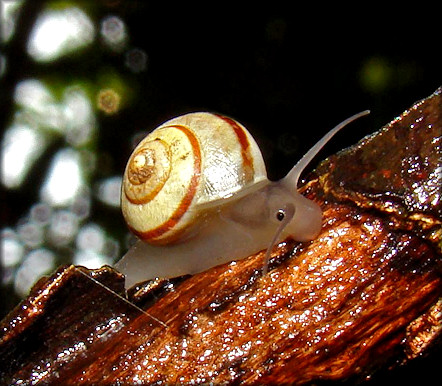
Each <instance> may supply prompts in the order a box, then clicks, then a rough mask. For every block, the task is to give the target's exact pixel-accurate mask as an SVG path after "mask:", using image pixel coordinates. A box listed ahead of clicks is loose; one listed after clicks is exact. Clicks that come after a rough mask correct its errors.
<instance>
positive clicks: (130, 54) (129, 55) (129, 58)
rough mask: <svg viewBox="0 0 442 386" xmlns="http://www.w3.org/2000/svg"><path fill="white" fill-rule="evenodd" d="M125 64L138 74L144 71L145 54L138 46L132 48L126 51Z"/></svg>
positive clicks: (145, 65)
mask: <svg viewBox="0 0 442 386" xmlns="http://www.w3.org/2000/svg"><path fill="white" fill-rule="evenodd" d="M125 56H126V60H125V64H126V66H127V67H129V69H130V70H131V71H132V72H134V73H136V74H138V73H139V72H142V71H146V68H147V54H146V53H145V52H144V51H143V50H140V49H139V48H132V49H131V50H129V51H127V52H126V55H125Z"/></svg>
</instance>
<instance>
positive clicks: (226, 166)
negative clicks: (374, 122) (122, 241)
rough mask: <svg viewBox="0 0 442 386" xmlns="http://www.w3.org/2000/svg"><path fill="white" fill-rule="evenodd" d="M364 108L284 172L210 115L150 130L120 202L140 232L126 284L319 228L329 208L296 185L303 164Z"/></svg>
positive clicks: (225, 121) (231, 124) (245, 136)
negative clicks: (275, 171)
mask: <svg viewBox="0 0 442 386" xmlns="http://www.w3.org/2000/svg"><path fill="white" fill-rule="evenodd" d="M367 113H368V111H364V112H362V113H359V114H356V115H354V116H352V117H350V118H348V119H347V120H345V121H344V122H342V123H341V124H339V125H338V126H336V127H335V128H334V129H332V130H331V131H330V132H329V133H327V134H326V135H325V136H324V137H323V138H322V139H321V140H320V141H319V142H318V143H317V144H316V145H315V146H313V147H312V148H311V149H310V150H309V151H308V152H307V153H306V154H305V155H304V157H302V158H301V160H300V161H299V162H298V163H297V164H296V165H295V166H294V167H293V168H292V169H291V170H290V172H289V173H288V174H287V176H286V177H284V178H283V179H281V180H279V181H276V182H271V181H269V180H268V179H267V174H266V169H265V164H264V161H263V158H262V155H261V152H260V151H259V148H258V145H257V144H256V142H255V140H254V139H253V137H252V136H251V135H250V133H249V132H248V131H247V129H246V128H245V127H244V126H242V125H241V124H240V123H238V122H236V121H235V120H233V119H231V118H227V117H223V116H220V115H216V114H211V113H190V114H186V115H183V116H180V117H178V118H174V119H172V120H170V121H167V122H166V123H164V124H162V125H161V126H160V127H158V128H157V129H155V130H154V131H153V132H151V133H150V134H148V135H147V136H146V137H145V138H144V139H143V140H142V141H141V142H140V144H139V145H138V146H137V147H136V148H135V150H134V152H133V153H132V155H131V157H130V159H129V161H128V164H127V166H126V170H125V173H124V177H123V184H122V194H121V207H122V212H123V215H124V218H125V220H126V222H127V224H128V226H129V228H130V229H131V230H132V231H133V232H134V233H135V234H136V235H137V236H138V237H139V239H140V240H138V241H137V242H136V243H135V245H134V246H133V247H132V248H131V249H130V250H129V251H128V252H127V253H126V255H125V256H124V257H123V258H122V259H121V260H120V261H119V262H118V263H117V264H116V268H117V269H119V270H120V271H121V272H122V273H124V274H125V276H126V287H127V288H129V287H131V286H132V285H133V284H135V283H137V282H141V281H145V280H149V279H152V278H155V277H167V278H170V277H176V276H181V275H185V274H194V273H197V272H201V271H204V270H206V269H208V268H210V267H213V266H216V265H219V264H222V263H226V262H229V261H231V260H233V259H241V258H245V257H247V256H249V255H251V254H253V253H256V252H258V251H260V250H264V249H267V255H266V261H265V263H264V271H266V270H267V260H268V256H269V252H270V250H271V248H272V246H273V245H274V244H275V243H277V242H279V241H281V240H283V239H285V238H286V237H288V236H290V237H292V238H293V239H295V240H297V241H309V240H312V239H314V238H315V237H316V236H317V235H318V234H319V232H320V229H321V222H322V211H321V208H320V207H319V206H318V205H317V204H316V203H315V202H313V201H311V200H309V199H307V198H305V197H304V196H302V195H301V194H299V193H298V191H297V183H298V179H299V176H300V174H301V172H302V171H303V169H304V168H305V167H306V166H307V165H308V163H309V162H310V161H311V159H312V158H313V157H314V156H315V155H316V154H317V152H318V151H319V150H320V149H321V148H322V147H323V146H324V144H325V143H326V142H327V141H328V140H329V139H330V138H331V137H332V136H333V135H334V134H335V133H336V132H338V131H339V130H340V129H341V128H342V127H344V126H345V125H346V124H348V123H349V122H351V121H352V120H354V119H356V118H358V117H360V116H362V115H365V114H367Z"/></svg>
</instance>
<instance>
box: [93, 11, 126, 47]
mask: <svg viewBox="0 0 442 386" xmlns="http://www.w3.org/2000/svg"><path fill="white" fill-rule="evenodd" d="M100 32H101V36H102V37H103V41H104V42H105V44H106V45H107V46H108V47H110V48H111V49H112V50H114V51H121V50H122V49H123V48H124V46H125V44H126V42H127V39H128V35H127V31H126V25H125V24H124V22H123V20H121V19H120V18H119V17H117V16H108V17H106V18H105V19H104V20H103V21H102V23H101V30H100Z"/></svg>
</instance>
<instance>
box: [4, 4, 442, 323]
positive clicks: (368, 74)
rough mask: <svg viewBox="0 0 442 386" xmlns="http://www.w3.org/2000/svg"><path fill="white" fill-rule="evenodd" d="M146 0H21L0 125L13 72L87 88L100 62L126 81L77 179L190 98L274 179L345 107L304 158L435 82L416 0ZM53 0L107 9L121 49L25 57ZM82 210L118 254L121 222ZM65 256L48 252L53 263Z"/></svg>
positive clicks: (429, 20) (430, 46)
mask: <svg viewBox="0 0 442 386" xmlns="http://www.w3.org/2000/svg"><path fill="white" fill-rule="evenodd" d="M3 1H4V0H3ZM158 3H160V2H158V1H155V2H150V1H119V0H107V1H105V0H101V1H95V2H92V1H64V2H47V1H25V3H24V5H23V7H22V8H21V12H20V13H19V16H18V21H17V26H16V32H15V34H14V36H13V37H12V39H11V40H10V41H8V42H7V43H6V44H5V45H4V46H3V47H2V52H3V54H4V55H5V57H6V58H7V61H8V68H7V71H6V72H5V73H4V74H3V76H2V78H0V82H1V84H0V87H1V88H0V125H1V130H2V131H3V130H5V129H6V128H7V127H8V125H9V124H10V122H11V120H12V117H13V114H14V112H15V111H16V106H15V105H14V102H13V99H12V98H13V93H14V89H15V87H16V85H17V84H18V83H19V82H20V81H22V80H24V79H28V78H36V79H40V80H42V81H44V82H46V83H47V84H49V85H53V86H54V87H56V86H60V87H61V86H63V85H66V84H69V82H71V81H75V80H78V79H83V80H84V79H86V80H88V81H89V82H91V83H92V84H95V85H96V90H98V89H99V88H100V87H101V85H102V83H103V76H104V75H103V74H105V73H107V72H112V73H114V74H117V75H118V76H119V79H120V80H121V81H122V82H124V85H125V87H126V88H127V90H129V92H127V93H126V94H125V97H126V99H125V100H124V104H123V106H122V108H121V109H120V110H119V111H118V112H117V113H115V114H112V115H107V114H104V113H103V112H102V111H100V110H99V109H97V110H96V112H95V113H96V117H97V122H98V135H97V137H96V138H95V139H94V143H93V146H92V149H93V151H94V152H96V154H97V159H98V165H99V166H98V167H97V169H96V170H95V171H94V173H92V175H91V176H90V179H89V183H90V185H91V187H93V186H94V181H95V180H97V179H100V178H106V177H111V176H113V175H121V173H122V171H123V169H124V166H125V163H126V161H127V158H128V156H129V154H130V152H131V149H132V147H133V143H134V137H137V134H139V133H140V132H141V131H150V130H151V129H153V128H154V127H155V126H157V125H158V124H160V123H162V122H163V121H165V120H167V119H169V118H171V117H174V116H177V115H180V114H182V113H185V112H189V111H198V110H208V111H214V112H219V113H222V114H225V115H229V116H231V117H233V118H235V119H237V120H239V121H240V122H242V123H243V124H244V125H245V126H246V127H247V128H248V129H249V131H250V132H251V133H252V134H253V135H254V137H255V139H256V140H257V142H258V144H259V145H260V148H261V150H262V152H263V156H264V159H265V161H266V165H267V170H268V175H269V177H270V179H279V178H281V177H283V176H284V175H285V173H287V172H288V170H289V169H290V168H291V166H293V165H294V164H295V162H296V161H297V160H298V159H299V158H300V157H301V156H302V155H303V154H304V153H305V152H306V151H307V150H308V149H309V148H310V147H311V146H312V145H313V144H314V143H315V142H316V141H317V140H318V139H319V138H320V137H321V136H322V135H323V134H324V133H325V132H326V131H328V130H329V129H331V128H332V127H333V126H334V125H336V124H337V123H339V122H340V121H342V120H344V119H345V118H347V117H349V116H350V115H352V114H354V113H356V112H359V111H361V110H365V109H370V110H371V111H372V113H371V115H370V116H369V117H366V118H363V119H361V120H360V121H358V122H355V123H354V124H352V125H351V126H349V127H348V128H346V129H345V130H344V131H343V132H341V133H340V134H338V136H337V137H336V138H334V139H333V141H332V142H331V143H330V144H329V145H327V147H326V149H324V151H323V152H322V153H321V155H320V156H319V157H318V159H322V158H325V157H326V156H327V155H328V154H331V153H333V152H335V151H338V150H339V149H342V148H344V147H346V146H349V145H351V144H353V143H355V142H356V141H358V140H359V139H361V138H362V137H363V136H365V135H367V134H369V133H371V132H373V131H375V130H377V129H379V128H380V127H381V126H383V125H384V124H386V123H388V122H389V121H390V120H392V119H393V118H395V117H396V116H398V115H399V114H401V113H402V112H403V111H404V110H405V109H407V108H408V107H410V106H411V105H412V104H413V103H414V102H415V101H418V100H419V99H421V98H424V97H426V96H428V95H430V94H431V93H432V92H433V91H435V90H436V88H437V87H438V86H440V85H441V83H442V82H441V65H440V59H437V55H440V27H439V24H440V20H439V19H438V18H437V19H436V16H434V19H433V17H432V14H435V15H436V14H438V12H435V10H432V9H428V8H424V7H423V6H421V7H419V4H411V5H410V6H409V8H408V9H404V8H401V10H397V9H393V11H394V12H392V13H391V14H390V13H387V12H386V10H384V9H383V8H380V7H379V6H377V5H375V4H373V3H371V4H363V5H362V4H360V5H358V10H353V9H352V8H351V7H349V6H347V7H346V8H342V9H338V8H337V7H336V6H332V7H328V8H327V7H324V6H323V5H319V4H316V3H315V4H312V5H311V6H305V5H302V6H300V5H299V4H296V5H293V4H290V5H289V4H287V5H281V4H279V3H277V2H272V3H267V2H264V3H263V4H261V5H258V4H255V3H251V4H250V5H245V4H243V3H242V4H241V5H240V6H239V5H238V2H237V3H232V4H230V3H229V2H214V3H206V4H205V5H202V6H197V5H191V4H188V3H187V2H181V3H180V4H179V5H177V4H174V3H168V2H161V5H160V4H158ZM57 4H58V6H59V5H60V4H64V6H66V5H75V6H77V7H79V8H80V9H83V10H84V11H85V12H86V13H87V14H88V16H89V17H90V18H91V20H92V22H93V23H94V25H95V26H96V28H97V29H98V28H99V25H100V23H101V21H102V20H103V18H105V17H107V16H109V15H114V16H118V17H120V18H121V19H122V20H123V21H124V23H125V24H126V28H127V32H128V41H127V43H126V47H125V49H123V50H121V51H119V52H113V51H111V50H109V49H108V48H106V47H104V45H103V44H102V43H101V42H100V39H99V38H96V39H95V40H94V42H93V43H92V44H91V45H89V46H88V47H86V48H84V49H81V50H79V51H78V52H74V53H73V54H71V55H68V56H65V57H63V58H61V59H58V60H55V61H53V62H47V63H38V62H36V61H34V60H33V59H32V58H31V57H30V56H29V55H27V53H26V42H27V40H28V38H29V34H30V31H31V30H32V27H33V25H34V23H35V20H36V19H37V17H38V15H39V14H40V13H41V12H42V10H44V9H46V8H47V7H53V6H54V5H55V6H57ZM132 48H137V49H139V50H141V51H142V52H144V53H145V54H146V55H147V67H146V69H145V70H144V71H141V72H134V71H131V70H130V69H129V68H128V67H127V66H126V65H125V53H126V52H127V51H128V50H129V49H132ZM104 83H105V82H104ZM138 138H139V136H138ZM61 146H64V143H63V141H62V140H57V141H54V142H53V144H52V145H51V147H50V148H49V149H48V150H47V151H46V152H45V153H44V154H43V155H42V156H41V157H40V158H39V159H38V161H37V162H36V163H35V164H34V165H33V167H32V169H31V172H30V174H29V176H28V178H27V179H26V181H25V182H24V183H23V184H22V185H21V186H20V187H19V188H17V189H14V190H8V189H5V188H4V187H3V190H2V204H3V205H2V210H1V221H2V228H6V227H8V228H12V229H14V228H15V227H16V226H17V224H19V222H20V220H21V219H22V218H23V217H25V216H26V214H27V212H28V211H29V208H30V207H31V205H32V204H33V203H34V202H36V201H38V192H39V187H40V186H41V185H42V183H43V182H44V178H45V171H47V169H48V167H49V164H50V161H51V159H52V156H53V155H54V153H55V152H56V151H57V150H58V149H59V148H60V147H61ZM313 166H314V165H312V167H313ZM87 221H93V222H95V223H97V224H100V225H101V226H102V227H103V228H104V229H105V230H106V232H107V233H109V234H110V235H112V237H114V238H115V239H117V240H118V241H119V243H120V245H121V254H122V253H124V245H125V244H124V240H125V238H126V237H127V230H126V227H125V225H124V222H123V220H122V218H121V215H120V212H119V210H118V209H116V208H112V207H108V206H106V205H103V204H102V203H101V202H99V201H97V200H92V207H91V211H90V218H89V219H87ZM57 256H58V255H57ZM69 258H70V255H69V253H64V254H61V253H60V257H59V263H60V264H64V263H67V262H68V261H69ZM2 294H3V295H4V296H2V300H1V302H0V316H2V315H4V314H5V313H6V312H7V311H8V310H9V309H10V308H11V307H12V306H14V305H15V304H16V303H17V302H18V297H17V296H16V295H15V294H14V290H13V288H12V287H11V285H9V284H8V285H4V286H3V289H2Z"/></svg>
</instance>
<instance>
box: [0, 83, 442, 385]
mask: <svg viewBox="0 0 442 386" xmlns="http://www.w3.org/2000/svg"><path fill="white" fill-rule="evenodd" d="M441 94H442V90H441V89H439V90H437V91H436V92H435V93H434V94H433V95H432V96H430V97H429V98H427V99H426V100H424V101H421V102H419V103H416V104H415V105H414V106H413V107H411V108H410V109H409V110H407V111H406V112H405V113H404V114H403V115H401V116H400V117H399V118H397V119H395V120H394V121H392V122H391V123H390V124H388V125H387V126H386V127H384V128H383V129H382V130H380V131H379V132H377V133H375V134H373V135H371V136H369V137H367V138H364V139H363V140H362V141H361V142H360V143H358V144H357V145H355V146H353V147H351V148H349V149H346V150H344V151H342V152H341V153H339V154H337V155H335V156H333V157H330V159H328V160H326V161H324V162H323V163H322V164H321V165H320V166H319V167H318V168H317V170H316V172H314V173H313V174H312V176H311V179H310V181H309V182H308V184H307V185H306V186H305V187H304V188H303V192H304V193H305V194H306V195H307V196H308V197H310V198H313V199H315V200H316V201H317V202H319V203H320V204H321V206H322V207H323V210H324V225H323V228H322V232H321V234H320V235H319V237H318V238H317V239H316V240H314V241H312V242H308V243H298V242H294V241H292V240H286V242H284V243H282V244H280V245H279V247H278V248H276V249H275V251H274V255H273V259H272V261H271V264H270V272H269V273H268V274H267V275H265V276H262V275H261V267H262V261H263V252H261V253H258V254H256V255H254V256H251V257H249V258H247V259H244V260H241V261H237V262H235V263H230V264H225V265H222V266H219V267H215V268H213V269H210V270H208V271H206V272H203V273H200V274H197V275H194V276H191V277H184V278H178V279H175V280H173V281H160V280H159V281H157V282H151V283H149V284H148V285H146V286H139V287H138V288H134V289H133V290H132V291H131V292H130V294H129V297H130V299H131V300H132V301H134V302H135V303H136V304H137V305H138V306H140V307H142V308H143V309H146V310H147V312H148V313H149V315H150V316H149V315H146V314H143V313H141V312H140V311H138V310H137V309H135V308H134V307H132V306H130V305H128V304H126V303H125V302H123V301H122V300H121V299H119V298H117V297H116V296H114V295H112V294H110V293H109V292H108V291H106V290H105V289H103V288H102V287H100V286H99V285H97V284H96V283H94V282H93V281H91V280H88V278H86V277H85V275H84V274H86V275H90V276H92V277H94V278H95V279H96V280H98V281H100V282H102V283H103V284H105V285H106V286H108V287H110V288H112V289H113V290H114V291H116V292H118V293H120V294H122V295H123V294H124V285H123V283H124V279H123V277H122V276H121V275H120V274H118V273H117V272H115V271H114V270H112V269H111V268H102V269H100V270H96V271H89V270H86V269H84V268H79V267H74V266H68V267H63V268H60V269H59V270H58V271H57V272H56V273H55V274H54V275H53V276H52V277H50V278H48V279H42V280H41V281H40V282H39V283H38V284H37V285H36V286H35V287H34V288H33V290H32V292H31V294H30V295H29V297H28V298H27V299H25V300H24V301H23V302H22V303H21V304H20V305H18V306H17V308H16V309H15V310H14V311H12V312H11V313H10V314H9V315H8V316H7V317H6V318H5V319H4V320H3V322H2V324H1V333H2V336H1V338H0V379H1V380H2V382H4V383H5V384H19V383H20V381H23V382H24V383H25V384H30V383H38V382H42V383H45V384H75V385H78V384H112V383H118V384H132V383H135V382H141V383H161V382H164V383H176V382H195V383H203V382H214V383H221V382H223V383H267V384H268V383H292V384H303V383H312V382H317V381H320V380H323V381H330V380H339V381H342V380H345V379H363V378H364V377H365V376H367V375H370V374H372V373H373V372H375V371H377V370H379V369H384V368H385V367H386V366H389V365H391V364H392V363H403V362H407V361H410V360H412V359H413V358H416V357H418V356H421V355H422V354H424V353H427V352H428V350H429V348H430V347H431V346H434V345H435V344H438V342H440V332H441V328H442V300H441V294H442V278H441V274H440V273H441V270H440V268H441V260H442V242H441V239H442V237H441V233H442V231H441V217H442V216H441V214H442V204H441V199H440V195H441V192H440V187H441V167H442V165H441V163H442V161H441V138H442V134H441V132H442V95H441ZM232 258H234V256H232ZM151 316H153V317H155V318H158V319H159V320H161V321H162V322H164V323H165V324H166V325H167V327H164V326H163V325H162V324H161V323H158V322H156V321H155V320H154V319H153V318H152V317H151Z"/></svg>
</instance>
